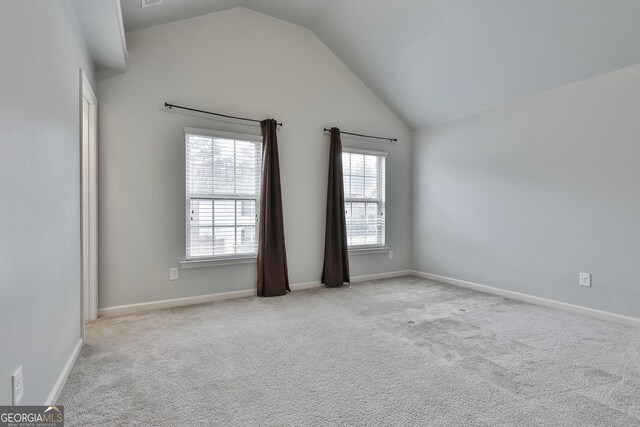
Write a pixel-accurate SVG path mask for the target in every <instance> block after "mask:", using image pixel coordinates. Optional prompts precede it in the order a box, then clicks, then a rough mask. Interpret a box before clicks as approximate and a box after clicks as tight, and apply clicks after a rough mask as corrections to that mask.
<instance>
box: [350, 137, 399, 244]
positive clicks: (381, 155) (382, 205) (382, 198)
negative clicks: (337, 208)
mask: <svg viewBox="0 0 640 427" xmlns="http://www.w3.org/2000/svg"><path fill="white" fill-rule="evenodd" d="M342 153H349V154H363V155H369V156H376V157H378V168H377V169H378V174H377V176H376V181H377V190H378V191H377V194H378V197H377V198H375V199H373V198H367V197H347V196H346V193H345V197H344V203H345V207H344V209H345V212H346V204H347V203H348V202H351V203H353V202H356V203H358V202H359V203H377V204H378V212H379V214H378V215H379V216H381V217H382V219H383V222H382V233H381V236H382V242H381V243H372V244H368V245H349V244H348V243H347V249H348V251H349V252H350V253H354V254H355V253H377V252H379V251H387V250H388V249H389V248H388V247H387V246H386V244H387V237H386V234H387V218H386V169H387V167H386V163H387V157H388V154H389V153H387V152H386V151H375V150H368V149H363V148H356V147H343V148H342ZM381 159H384V164H385V165H384V177H383V175H382V169H381ZM342 172H343V173H342V176H343V178H344V165H342ZM343 185H344V183H343ZM348 240H349V236H348V235H347V242H348Z"/></svg>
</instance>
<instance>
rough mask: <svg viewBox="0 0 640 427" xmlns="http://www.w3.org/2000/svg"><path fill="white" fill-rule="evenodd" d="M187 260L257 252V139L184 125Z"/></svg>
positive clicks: (260, 154)
mask: <svg viewBox="0 0 640 427" xmlns="http://www.w3.org/2000/svg"><path fill="white" fill-rule="evenodd" d="M185 142H186V150H185V152H186V185H187V188H186V197H187V230H186V231H187V254H186V257H187V259H188V260H195V259H216V258H232V257H237V256H251V255H255V254H256V253H257V246H258V212H259V205H260V202H259V196H260V169H261V161H262V159H261V157H262V151H261V145H262V144H261V142H260V140H259V137H255V136H252V135H233V134H224V133H216V132H211V131H203V130H197V129H190V128H187V129H185Z"/></svg>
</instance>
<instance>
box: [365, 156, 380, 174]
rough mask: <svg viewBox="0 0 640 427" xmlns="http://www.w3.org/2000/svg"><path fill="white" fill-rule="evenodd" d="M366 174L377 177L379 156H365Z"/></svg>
mask: <svg viewBox="0 0 640 427" xmlns="http://www.w3.org/2000/svg"><path fill="white" fill-rule="evenodd" d="M364 174H365V175H366V176H371V177H374V178H377V176H378V157H377V156H364Z"/></svg>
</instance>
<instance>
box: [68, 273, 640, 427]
mask: <svg viewBox="0 0 640 427" xmlns="http://www.w3.org/2000/svg"><path fill="white" fill-rule="evenodd" d="M58 403H61V404H64V405H65V416H66V421H67V425H70V426H92V425H101V426H104V425H113V426H126V425H136V426H137V425H148V426H196V425H220V426H325V425H326V426H329V425H331V426H339V425H345V426H346V425H349V426H371V425H420V426H461V425H479V426H485V425H486V426H489V425H491V426H496V425H504V426H524V425H538V426H560V425H562V426H587V425H589V426H596V425H602V426H615V425H620V426H631V425H640V329H638V328H634V327H630V326H623V325H619V324H615V323H608V322H604V321H600V320H596V319H592V318H589V317H584V316H581V315H576V314H571V313H567V312H563V311H558V310H554V309H550V308H545V307H539V306H536V305H531V304H526V303H521V302H517V301H512V300H509V299H505V298H502V297H498V296H493V295H489V294H484V293H480V292H476V291H472V290H468V289H463V288H458V287H454V286H449V285H444V284H440V283H434V282H431V281H428V280H424V279H419V278H415V277H402V278H396V279H388V280H380V281H372V282H366V283H360V284H355V285H351V286H345V287H343V288H337V289H326V288H318V289H311V290H306V291H297V292H293V293H291V294H288V295H286V296H284V297H278V298H244V299H238V300H232V301H223V302H217V303H211V304H206V305H198V306H191V307H183V308H176V309H167V310H160V311H154V312H149V313H146V314H139V315H128V316H122V317H116V318H106V319H100V320H98V321H95V322H93V323H91V324H90V326H89V328H88V330H87V344H86V345H85V347H84V349H83V350H82V353H81V355H80V357H79V359H78V362H77V364H76V366H75V367H74V368H73V371H72V373H71V375H70V377H69V379H68V381H67V384H66V386H65V388H64V390H63V392H62V395H61V396H60V398H59V401H58Z"/></svg>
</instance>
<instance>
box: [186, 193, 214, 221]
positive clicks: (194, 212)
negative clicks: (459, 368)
mask: <svg viewBox="0 0 640 427" xmlns="http://www.w3.org/2000/svg"><path fill="white" fill-rule="evenodd" d="M212 206H213V204H212V201H211V200H207V199H192V200H191V212H190V217H189V219H190V221H191V226H192V227H194V226H195V227H211V226H212V225H213V208H212Z"/></svg>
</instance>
